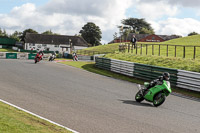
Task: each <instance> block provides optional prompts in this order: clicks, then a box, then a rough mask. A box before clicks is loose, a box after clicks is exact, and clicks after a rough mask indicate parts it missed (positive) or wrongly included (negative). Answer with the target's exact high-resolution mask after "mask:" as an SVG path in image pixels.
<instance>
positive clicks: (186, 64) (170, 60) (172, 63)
mask: <svg viewBox="0 0 200 133" xmlns="http://www.w3.org/2000/svg"><path fill="white" fill-rule="evenodd" d="M104 57H105V58H111V59H118V60H125V61H130V62H135V63H141V64H147V65H153V66H160V67H166V68H173V69H180V70H187V71H193V72H200V67H199V66H200V60H197V59H196V60H192V59H182V58H174V57H160V56H141V55H133V54H130V53H119V52H118V53H115V54H106V55H105V56H104Z"/></svg>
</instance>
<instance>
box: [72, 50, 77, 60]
mask: <svg viewBox="0 0 200 133" xmlns="http://www.w3.org/2000/svg"><path fill="white" fill-rule="evenodd" d="M72 57H73V60H74V61H78V59H77V58H78V57H77V54H76V52H73V54H72Z"/></svg>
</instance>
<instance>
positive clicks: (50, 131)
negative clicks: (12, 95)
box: [0, 102, 71, 133]
mask: <svg viewBox="0 0 200 133" xmlns="http://www.w3.org/2000/svg"><path fill="white" fill-rule="evenodd" d="M0 132H1V133H71V132H70V131H68V130H66V129H64V128H62V127H58V126H56V125H54V124H51V123H49V122H47V121H45V120H42V119H39V118H37V117H35V116H32V115H30V114H28V113H25V112H23V111H21V110H18V109H16V108H14V107H11V106H9V105H7V104H4V103H2V102H0Z"/></svg>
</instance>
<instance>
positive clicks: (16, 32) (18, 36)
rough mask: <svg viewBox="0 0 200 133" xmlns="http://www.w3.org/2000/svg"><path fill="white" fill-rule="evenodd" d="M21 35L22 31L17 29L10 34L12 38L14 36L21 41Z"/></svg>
mask: <svg viewBox="0 0 200 133" xmlns="http://www.w3.org/2000/svg"><path fill="white" fill-rule="evenodd" d="M21 36H22V32H18V31H15V32H14V33H13V34H11V35H10V38H13V39H15V40H17V41H18V42H19V41H20V37H21Z"/></svg>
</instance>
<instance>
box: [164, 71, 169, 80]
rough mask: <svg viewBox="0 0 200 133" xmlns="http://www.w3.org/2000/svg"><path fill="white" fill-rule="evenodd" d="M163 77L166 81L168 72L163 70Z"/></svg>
mask: <svg viewBox="0 0 200 133" xmlns="http://www.w3.org/2000/svg"><path fill="white" fill-rule="evenodd" d="M163 79H164V80H167V81H168V80H169V79H170V74H169V73H168V72H164V73H163Z"/></svg>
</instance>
